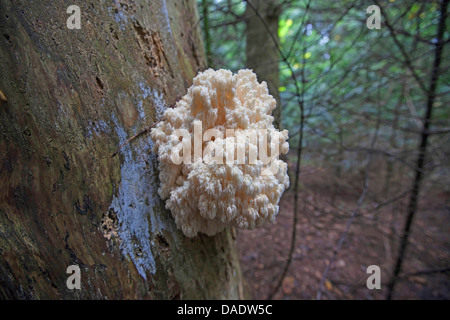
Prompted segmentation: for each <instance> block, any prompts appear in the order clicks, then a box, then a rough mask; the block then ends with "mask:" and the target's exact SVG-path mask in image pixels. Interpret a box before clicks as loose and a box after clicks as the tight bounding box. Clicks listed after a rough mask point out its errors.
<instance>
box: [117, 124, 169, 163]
mask: <svg viewBox="0 0 450 320" xmlns="http://www.w3.org/2000/svg"><path fill="white" fill-rule="evenodd" d="M162 120H163V119H160V120H158V121H156V122H155V123H153V124H152V125H151V126H149V127H145V128H144V129H142V130H141V131H139V132H138V133H136V134H135V135H134V136H132V137H131V138H129V139H128V140H127V141H125V142H124V143H122V144H121V145H120V147H119V148H118V149H117V151H116V152H114V153H113V154H112V156H111V158H114V157H115V156H116V155H117V154H118V153H119V152H120V149H122V147H123V146H124V145H126V144H127V143H128V142H130V141H131V140H134V139H135V138H137V137H138V136H140V135H141V134H143V133H146V132H147V131H149V130H150V129H151V128H153V127H154V126H156V125H157V124H158V123H159V122H161V121H162Z"/></svg>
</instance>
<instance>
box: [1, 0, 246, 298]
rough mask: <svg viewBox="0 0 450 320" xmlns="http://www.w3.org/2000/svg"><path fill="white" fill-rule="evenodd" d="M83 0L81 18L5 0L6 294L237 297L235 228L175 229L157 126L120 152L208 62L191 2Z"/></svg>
mask: <svg viewBox="0 0 450 320" xmlns="http://www.w3.org/2000/svg"><path fill="white" fill-rule="evenodd" d="M48 4H49V3H48ZM74 4H76V5H78V6H79V7H80V11H81V29H79V30H78V29H69V28H68V27H67V25H66V21H67V19H68V18H69V17H70V15H71V14H70V13H67V2H66V1H62V0H58V1H53V2H52V3H51V5H47V2H45V1H35V2H30V1H25V0H17V1H12V0H2V1H0V29H1V37H0V65H1V79H0V90H1V92H2V95H0V98H1V99H0V298H20V299H44V298H45V299H60V298H64V299H79V298H83V299H84V298H95V299H96V298H99V299H104V298H108V299H133V298H160V299H173V298H189V299H197V298H217V299H220V298H241V297H242V286H241V284H242V282H241V272H240V267H239V263H238V257H237V253H236V250H235V245H234V235H233V232H232V231H231V230H227V231H225V232H223V233H221V234H218V235H217V236H214V237H206V236H198V237H196V238H193V239H188V238H186V237H184V236H183V234H182V233H181V232H180V231H178V230H177V229H176V226H175V224H174V221H173V219H172V217H171V215H170V212H168V211H167V210H165V209H164V203H163V202H162V201H161V200H160V199H159V197H158V196H157V187H158V183H159V182H158V178H157V172H156V168H157V163H156V158H155V155H154V154H152V153H151V146H152V142H151V140H150V137H149V135H143V136H141V137H140V138H139V139H136V140H134V141H132V142H131V143H129V144H127V145H126V146H125V147H124V148H123V149H122V150H121V152H120V154H119V156H116V157H115V158H111V154H112V153H113V152H114V151H116V149H117V147H118V146H119V145H120V144H121V143H122V142H124V141H125V140H126V139H127V138H128V137H130V136H132V135H133V134H135V133H137V132H138V131H139V130H140V129H142V128H143V127H145V126H146V125H149V124H151V123H153V122H154V121H155V119H157V118H158V117H159V116H160V115H161V113H162V112H163V111H164V108H166V107H167V106H168V105H170V104H172V103H173V102H174V101H175V100H176V97H177V96H179V95H183V94H184V93H185V92H186V88H187V87H188V86H189V85H190V84H191V81H192V78H193V77H194V76H195V75H196V73H197V72H198V71H199V70H201V69H203V68H205V61H204V52H203V49H202V42H201V37H200V33H199V30H198V15H197V9H196V7H195V2H194V1H183V2H181V1H167V2H166V1H164V0H160V1H144V0H134V1H133V0H132V1H122V0H118V1H114V2H112V1H108V2H99V1H94V0H87V1H74ZM69 265H78V266H79V267H80V269H81V289H80V290H77V289H73V290H70V289H68V288H67V286H66V280H67V278H68V277H69V275H68V274H66V269H67V267H68V266H69Z"/></svg>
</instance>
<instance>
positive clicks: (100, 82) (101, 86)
mask: <svg viewBox="0 0 450 320" xmlns="http://www.w3.org/2000/svg"><path fill="white" fill-rule="evenodd" d="M95 80H96V81H97V84H98V86H99V87H100V89H102V90H103V88H104V85H103V82H102V80H100V78H99V77H95Z"/></svg>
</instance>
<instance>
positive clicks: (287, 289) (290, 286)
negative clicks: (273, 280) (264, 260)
mask: <svg viewBox="0 0 450 320" xmlns="http://www.w3.org/2000/svg"><path fill="white" fill-rule="evenodd" d="M294 283H295V279H294V277H286V278H284V280H283V285H282V288H283V292H284V294H286V295H290V294H292V292H293V291H294V287H295V284H294Z"/></svg>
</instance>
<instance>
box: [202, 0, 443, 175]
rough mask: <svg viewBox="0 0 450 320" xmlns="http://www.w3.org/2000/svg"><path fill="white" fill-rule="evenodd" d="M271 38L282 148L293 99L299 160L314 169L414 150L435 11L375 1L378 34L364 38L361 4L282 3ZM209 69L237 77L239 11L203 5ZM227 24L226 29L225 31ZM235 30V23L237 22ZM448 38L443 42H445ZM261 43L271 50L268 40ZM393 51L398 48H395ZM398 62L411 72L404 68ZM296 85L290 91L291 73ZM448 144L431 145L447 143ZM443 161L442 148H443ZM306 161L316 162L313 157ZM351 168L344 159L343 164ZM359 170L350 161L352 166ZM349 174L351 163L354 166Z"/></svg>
mask: <svg viewBox="0 0 450 320" xmlns="http://www.w3.org/2000/svg"><path fill="white" fill-rule="evenodd" d="M281 3H282V6H281V15H280V18H279V29H278V36H279V38H280V48H281V50H282V54H283V55H284V57H286V60H287V62H288V65H287V64H286V63H285V62H284V61H283V59H281V58H282V56H281V55H280V64H279V68H280V78H281V79H280V80H281V81H280V82H281V85H280V87H279V92H280V96H281V99H282V106H283V109H282V110H283V111H282V118H283V126H284V127H285V128H287V129H288V130H289V131H290V136H291V139H290V144H291V146H295V145H296V144H297V139H298V134H296V133H297V132H298V131H299V129H300V124H299V118H300V110H299V108H300V106H299V103H298V99H297V98H298V97H299V96H301V98H302V100H304V109H305V115H306V127H305V139H304V146H303V147H304V148H305V152H306V153H309V154H310V156H311V157H312V158H316V159H320V158H321V157H320V156H319V155H320V154H321V153H323V152H324V150H326V152H327V153H330V154H336V153H338V152H339V150H342V149H349V148H360V147H364V148H367V147H368V146H369V143H370V141H371V137H373V135H374V134H375V133H376V134H377V142H376V145H375V148H378V149H380V150H391V151H392V152H394V153H395V152H399V148H402V149H414V148H416V146H417V141H418V134H417V133H418V132H419V131H420V119H421V117H422V115H423V113H424V111H425V107H426V100H427V94H426V93H425V92H424V91H423V90H422V89H421V88H420V86H419V85H418V83H417V80H416V78H415V77H414V76H413V74H412V72H411V68H412V69H413V70H414V72H415V74H416V77H417V78H419V79H420V81H422V82H423V83H424V85H425V87H428V86H429V79H430V73H431V70H432V63H433V59H434V48H435V45H434V41H435V37H436V32H437V23H438V19H439V15H440V12H439V3H438V2H437V1H426V2H419V1H417V2H414V1H409V0H390V1H381V4H380V5H381V10H382V11H383V13H384V14H385V15H386V16H387V19H388V22H389V23H390V24H391V25H392V27H393V29H394V30H395V34H394V36H395V37H396V39H397V41H395V39H394V36H393V34H392V33H391V32H390V30H389V28H388V26H387V24H386V20H385V17H383V16H382V17H381V29H379V30H377V29H368V28H367V26H366V20H367V18H368V17H369V14H368V13H366V9H367V7H368V6H369V5H370V3H369V4H368V3H367V2H366V1H350V0H342V1H338V2H331V1H308V0H294V1H281ZM209 4H210V15H211V16H210V20H211V21H214V23H211V24H214V25H215V26H216V27H214V28H211V30H210V32H211V33H212V37H211V38H212V39H214V40H213V42H214V44H213V51H214V55H215V61H216V67H223V68H228V69H231V70H236V69H239V68H242V67H245V19H243V13H244V11H245V2H240V1H235V0H230V1H209ZM233 21H234V22H235V23H232V22H233ZM236 21H238V22H236ZM449 37H450V34H449V32H448V31H446V32H445V35H444V39H449ZM267 41H271V39H268V40H267ZM398 43H399V44H400V46H401V47H399V45H398ZM405 54H406V55H407V58H408V59H409V60H410V61H411V66H408V65H407V63H405ZM443 58H444V60H443V61H442V64H441V70H444V71H443V72H442V73H441V76H440V79H439V81H438V88H437V92H438V96H437V97H436V103H435V108H434V113H433V124H432V127H435V128H439V127H442V126H447V127H448V126H449V123H448V122H449V121H448V120H449V113H450V112H449V108H448V104H449V101H448V94H447V93H448V92H449V91H450V90H449V89H450V88H449V83H450V81H449V80H450V79H449V77H450V76H449V73H448V69H449V59H448V49H447V48H446V47H445V48H444V53H443ZM291 70H292V71H293V72H294V74H295V77H296V79H297V81H298V83H297V84H296V83H294V82H293V75H292V71H291ZM446 137H447V135H444V136H439V137H433V139H434V140H433V141H436V142H438V141H439V142H440V143H443V142H445V141H448V138H446ZM442 148H443V150H444V152H448V147H445V145H444V146H443V147H442ZM314 154H315V156H314ZM347 160H349V161H352V160H351V159H347ZM355 161H358V160H355ZM353 165H355V166H356V165H357V163H353Z"/></svg>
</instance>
